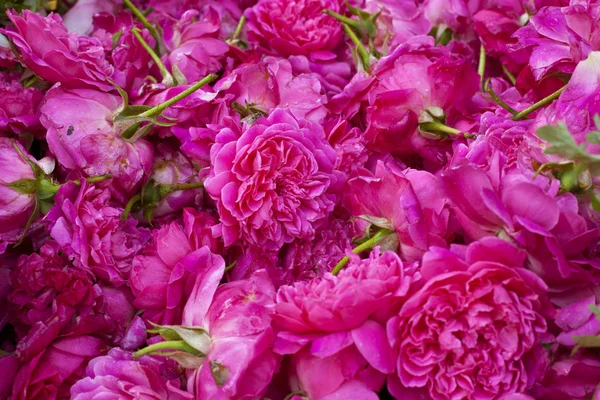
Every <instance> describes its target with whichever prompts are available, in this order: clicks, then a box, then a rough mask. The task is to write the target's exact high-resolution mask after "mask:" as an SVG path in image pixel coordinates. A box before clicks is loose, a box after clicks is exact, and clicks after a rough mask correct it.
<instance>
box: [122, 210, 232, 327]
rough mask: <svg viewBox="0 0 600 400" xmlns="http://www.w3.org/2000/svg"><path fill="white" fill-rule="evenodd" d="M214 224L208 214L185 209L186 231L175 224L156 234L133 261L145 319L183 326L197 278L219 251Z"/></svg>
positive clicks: (133, 277)
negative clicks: (185, 309) (186, 308)
mask: <svg viewBox="0 0 600 400" xmlns="http://www.w3.org/2000/svg"><path fill="white" fill-rule="evenodd" d="M215 223H216V222H215V220H214V219H213V218H212V217H211V216H210V215H209V214H207V213H205V212H198V211H194V210H192V209H185V210H184V226H183V227H182V226H181V225H180V224H179V223H177V222H172V223H170V224H167V225H166V226H164V227H162V228H161V229H157V230H155V231H154V232H153V241H152V242H151V244H150V245H149V246H148V247H146V249H145V250H144V252H143V253H142V254H140V255H138V256H136V257H135V259H134V260H133V266H132V270H131V278H130V282H129V283H130V285H131V289H132V290H133V293H134V294H135V296H136V299H135V302H134V304H135V305H136V306H137V307H139V308H142V309H144V310H145V311H144V314H143V316H144V318H145V319H148V320H150V321H152V322H155V323H158V324H168V325H176V324H181V315H182V311H183V307H184V305H185V302H186V301H187V299H188V297H189V296H190V293H191V291H192V289H193V287H194V284H195V282H196V278H197V276H198V274H199V273H200V272H201V271H202V270H203V269H204V268H206V267H207V266H208V265H209V264H211V263H212V262H213V259H214V258H215V257H214V256H213V255H212V253H211V250H212V251H215V252H218V251H219V250H220V245H219V244H218V242H217V241H216V240H215V239H214V238H213V237H212V235H211V232H210V229H211V227H212V226H213V225H214V224H215ZM207 246H208V247H207Z"/></svg>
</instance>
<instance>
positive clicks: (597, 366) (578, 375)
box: [533, 356, 600, 400]
mask: <svg viewBox="0 0 600 400" xmlns="http://www.w3.org/2000/svg"><path fill="white" fill-rule="evenodd" d="M599 390H600V360H598V358H596V357H590V356H575V357H568V358H567V357H563V358H560V359H558V360H556V361H555V362H554V363H552V365H551V366H550V367H549V368H548V370H547V372H546V374H545V376H544V378H543V379H541V380H540V381H539V382H538V383H537V384H536V387H535V389H534V390H533V394H534V395H535V398H536V399H538V400H562V399H572V400H585V399H593V400H598V399H599V398H600V397H598V396H599V393H600V392H599ZM592 396H593V397H592Z"/></svg>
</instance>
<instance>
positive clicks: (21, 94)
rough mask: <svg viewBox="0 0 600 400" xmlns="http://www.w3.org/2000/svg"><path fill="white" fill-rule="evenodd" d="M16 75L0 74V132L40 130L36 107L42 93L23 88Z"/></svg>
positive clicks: (33, 89) (18, 76)
mask: <svg viewBox="0 0 600 400" xmlns="http://www.w3.org/2000/svg"><path fill="white" fill-rule="evenodd" d="M19 78H20V75H18V74H14V73H11V74H7V73H2V74H0V96H2V98H3V99H4V101H3V102H2V104H0V132H11V131H12V132H15V133H23V132H24V131H28V132H36V131H38V130H39V129H40V128H41V125H40V116H39V112H38V106H39V104H40V101H41V100H42V97H43V96H42V93H41V92H40V91H39V90H38V89H35V88H27V89H25V88H23V86H21V83H20V82H19Z"/></svg>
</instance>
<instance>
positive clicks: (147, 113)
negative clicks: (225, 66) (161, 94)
mask: <svg viewBox="0 0 600 400" xmlns="http://www.w3.org/2000/svg"><path fill="white" fill-rule="evenodd" d="M216 78H217V75H216V74H210V75H208V76H206V77H205V78H204V79H202V80H201V81H199V82H196V83H195V84H194V85H192V86H190V87H189V88H187V89H185V90H184V91H183V92H181V93H179V94H178V95H177V96H175V97H173V98H171V99H169V100H167V101H165V102H164V103H162V104H159V105H157V106H156V107H153V108H151V109H149V110H148V111H145V112H143V113H141V114H140V115H139V116H140V117H147V118H152V117H155V116H157V115H160V113H162V112H163V111H164V110H166V109H167V108H169V107H171V106H172V105H173V104H175V103H177V102H178V101H179V100H181V99H184V98H186V97H187V96H189V95H190V94H192V93H194V92H195V91H196V90H198V89H200V88H201V87H202V86H204V85H206V84H208V83H210V82H212V81H213V80H215V79H216Z"/></svg>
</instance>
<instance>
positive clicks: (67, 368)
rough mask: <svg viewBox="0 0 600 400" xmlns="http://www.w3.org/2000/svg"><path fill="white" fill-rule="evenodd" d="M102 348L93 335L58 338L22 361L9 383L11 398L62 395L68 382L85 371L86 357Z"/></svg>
mask: <svg viewBox="0 0 600 400" xmlns="http://www.w3.org/2000/svg"><path fill="white" fill-rule="evenodd" d="M105 350H106V345H105V344H104V342H103V341H102V340H100V339H97V338H95V337H93V336H73V337H66V338H63V339H58V340H56V341H54V342H53V343H52V344H51V345H49V346H48V347H46V348H45V349H44V350H43V351H42V352H41V353H40V354H39V355H37V356H36V357H35V358H33V359H32V360H31V361H28V362H27V363H25V364H23V365H22V366H21V368H20V369H19V372H18V373H17V376H16V378H15V381H14V385H13V392H12V396H11V398H10V399H11V400H37V399H48V400H56V399H64V398H68V397H69V393H70V389H71V386H72V385H73V384H74V383H75V382H76V381H77V380H78V379H80V378H81V377H82V376H83V375H85V366H86V365H87V363H88V361H89V360H90V359H92V358H94V357H97V356H99V355H100V354H101V353H102V352H104V351H105Z"/></svg>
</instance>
